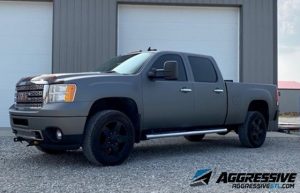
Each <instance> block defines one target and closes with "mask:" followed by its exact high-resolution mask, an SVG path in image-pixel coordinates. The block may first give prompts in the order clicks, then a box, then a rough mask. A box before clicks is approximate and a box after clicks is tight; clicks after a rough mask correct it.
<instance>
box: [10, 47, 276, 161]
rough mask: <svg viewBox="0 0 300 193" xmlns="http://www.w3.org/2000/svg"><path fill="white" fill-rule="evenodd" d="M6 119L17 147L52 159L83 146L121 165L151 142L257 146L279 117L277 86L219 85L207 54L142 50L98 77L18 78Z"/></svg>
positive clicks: (95, 157)
mask: <svg viewBox="0 0 300 193" xmlns="http://www.w3.org/2000/svg"><path fill="white" fill-rule="evenodd" d="M9 114H10V123H11V128H12V131H13V133H14V134H15V136H16V137H15V138H14V141H15V142H22V141H26V142H28V143H29V144H28V145H29V146H36V147H37V149H39V150H40V151H42V152H45V153H49V154H57V153H62V152H65V151H67V150H76V149H79V148H82V150H83V154H84V155H85V157H86V158H87V160H89V161H90V162H91V163H93V164H97V165H98V164H100V165H118V164H121V163H122V162H123V161H124V160H126V158H127V157H128V156H129V155H130V152H131V151H132V149H133V146H134V143H138V142H140V141H142V140H148V139H154V138H163V137H176V136H184V137H185V138H186V139H187V140H189V141H192V142H197V141H201V140H202V139H203V137H204V135H205V134H210V133H218V134H226V133H228V132H230V131H235V132H236V133H237V134H238V136H239V139H240V142H241V144H242V145H243V146H245V147H250V148H258V147H260V146H261V145H262V144H263V143H264V141H265V138H266V132H267V130H268V128H269V127H270V125H272V123H273V122H276V120H277V114H278V104H277V88H276V86H275V85H267V84H246V83H234V82H233V81H224V80H223V78H222V75H221V72H220V70H219V68H218V66H217V64H216V62H215V60H214V59H213V58H212V57H210V56H205V55H197V54H191V53H182V52H173V51H145V52H142V51H141V52H135V53H130V54H127V55H122V56H118V57H115V58H113V59H111V60H109V61H108V62H106V63H105V64H103V65H101V66H100V67H99V69H97V70H96V71H95V72H84V73H65V74H49V75H40V76H33V77H27V78H23V79H21V80H20V81H19V82H18V83H17V85H16V93H15V104H13V105H12V106H11V107H10V109H9Z"/></svg>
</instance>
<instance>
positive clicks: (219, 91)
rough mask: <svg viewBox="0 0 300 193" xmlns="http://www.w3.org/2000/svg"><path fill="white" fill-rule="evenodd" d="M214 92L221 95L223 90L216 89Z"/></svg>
mask: <svg viewBox="0 0 300 193" xmlns="http://www.w3.org/2000/svg"><path fill="white" fill-rule="evenodd" d="M214 92H215V93H218V94H220V93H223V92H224V90H223V89H220V88H216V89H215V90H214Z"/></svg>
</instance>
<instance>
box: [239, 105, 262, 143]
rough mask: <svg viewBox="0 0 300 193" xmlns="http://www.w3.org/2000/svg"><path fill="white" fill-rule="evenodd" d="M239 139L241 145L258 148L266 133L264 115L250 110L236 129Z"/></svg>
mask: <svg viewBox="0 0 300 193" xmlns="http://www.w3.org/2000/svg"><path fill="white" fill-rule="evenodd" d="M238 134H239V139H240V142H241V144H242V145H243V146H245V147H251V148H258V147H260V146H262V145H263V143H264V142H265V139H266V134H267V124H266V120H265V118H264V116H263V115H262V114H261V113H260V112H257V111H250V112H248V114H247V118H246V120H245V122H244V123H243V125H241V126H240V127H239V129H238Z"/></svg>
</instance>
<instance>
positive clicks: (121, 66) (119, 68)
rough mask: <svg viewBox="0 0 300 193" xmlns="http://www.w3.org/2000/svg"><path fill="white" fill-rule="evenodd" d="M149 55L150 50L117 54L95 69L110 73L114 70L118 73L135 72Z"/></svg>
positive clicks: (150, 54)
mask: <svg viewBox="0 0 300 193" xmlns="http://www.w3.org/2000/svg"><path fill="white" fill-rule="evenodd" d="M150 56H152V53H150V52H145V53H135V54H128V55H124V56H117V57H115V58H112V59H110V60H109V61H107V62H105V63H104V64H103V65H101V66H100V67H98V68H97V70H96V71H100V72H111V73H114V72H116V73H119V74H135V73H137V72H138V71H139V69H140V68H141V67H142V65H143V63H144V62H145V61H146V60H147V59H148V58H149V57H150Z"/></svg>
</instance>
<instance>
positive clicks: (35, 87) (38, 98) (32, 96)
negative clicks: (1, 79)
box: [15, 84, 46, 108]
mask: <svg viewBox="0 0 300 193" xmlns="http://www.w3.org/2000/svg"><path fill="white" fill-rule="evenodd" d="M44 87H45V85H43V84H31V85H22V86H17V87H16V95H15V106H16V108H42V106H43V104H44V98H45V95H46V92H45V89H44Z"/></svg>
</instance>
